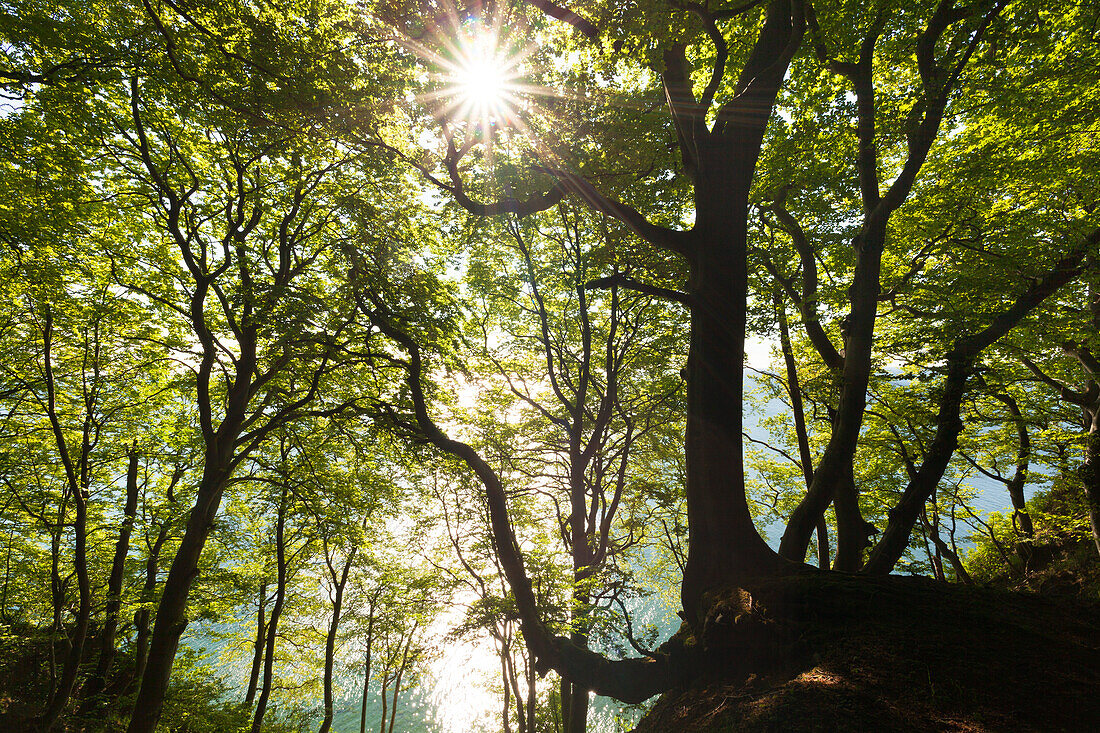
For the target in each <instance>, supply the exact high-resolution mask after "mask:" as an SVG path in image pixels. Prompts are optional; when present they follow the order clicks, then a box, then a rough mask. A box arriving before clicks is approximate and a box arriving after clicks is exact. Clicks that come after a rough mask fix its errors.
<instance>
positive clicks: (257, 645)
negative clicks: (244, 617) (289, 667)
mask: <svg viewBox="0 0 1100 733" xmlns="http://www.w3.org/2000/svg"><path fill="white" fill-rule="evenodd" d="M266 606H267V583H266V582H265V583H261V584H260V597H259V598H258V599H257V605H256V638H255V639H254V640H253V641H252V669H251V671H250V672H249V673H248V687H247V688H246V690H245V693H244V702H245V705H249V706H251V705H252V702H253V701H254V700H255V699H256V688H257V687H258V686H259V684H260V669H261V668H262V667H263V663H264V628H266V626H267V623H266V621H265V617H264V608H265V607H266Z"/></svg>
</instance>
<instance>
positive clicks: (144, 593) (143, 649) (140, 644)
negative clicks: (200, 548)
mask: <svg viewBox="0 0 1100 733" xmlns="http://www.w3.org/2000/svg"><path fill="white" fill-rule="evenodd" d="M169 530H170V525H169V524H168V523H167V522H165V523H164V524H162V525H161V526H160V529H159V530H157V538H156V539H155V540H153V544H152V545H151V546H150V547H149V557H148V558H147V559H146V560H145V582H144V584H143V585H142V586H141V608H140V609H139V610H138V612H137V613H135V614H134V627H135V628H136V629H137V633H136V638H135V640H134V676H133V677H132V678H131V679H130V683H129V684H128V685H127V687H126V691H127V692H129V691H131V690H133V689H134V688H135V687H136V686H137V685H138V683H140V682H141V677H142V675H144V674H145V663H146V661H147V660H148V659H149V636H150V629H149V619H150V618H151V617H152V612H151V610H150V606H152V604H153V601H154V599H155V598H156V591H157V570H158V568H159V567H160V551H161V548H162V547H164V543H165V541H166V540H167V539H168V532H169Z"/></svg>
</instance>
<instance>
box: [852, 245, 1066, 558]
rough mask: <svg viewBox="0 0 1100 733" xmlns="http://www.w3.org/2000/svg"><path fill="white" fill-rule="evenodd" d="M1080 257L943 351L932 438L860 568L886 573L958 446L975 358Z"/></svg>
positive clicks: (1062, 262) (1061, 262)
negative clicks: (944, 369)
mask: <svg viewBox="0 0 1100 733" xmlns="http://www.w3.org/2000/svg"><path fill="white" fill-rule="evenodd" d="M1083 259H1084V252H1083V251H1082V250H1076V251H1075V252H1074V253H1072V254H1069V255H1067V256H1066V257H1064V258H1063V259H1061V260H1059V261H1058V262H1057V263H1056V264H1055V266H1054V267H1053V268H1052V269H1051V270H1050V271H1048V272H1047V273H1046V275H1045V276H1044V277H1042V278H1040V279H1036V280H1034V281H1033V282H1032V285H1031V287H1029V288H1028V289H1027V291H1026V292H1024V293H1023V294H1022V295H1020V296H1019V297H1017V298H1016V300H1015V302H1013V304H1012V305H1011V306H1010V307H1009V308H1007V309H1006V310H1004V311H1002V312H1001V313H999V314H997V316H996V317H994V318H993V319H992V321H991V322H990V324H989V325H988V326H987V327H985V328H984V329H982V330H981V331H979V332H978V333H976V334H974V335H972V336H970V337H967V338H961V339H959V340H958V341H956V342H955V346H954V348H953V349H952V350H951V351H950V352H948V354H947V376H946V377H945V379H944V384H943V388H942V393H941V396H940V408H939V413H938V414H937V416H936V433H935V436H934V437H933V438H932V443H931V445H930V446H929V448H928V451H927V452H926V453H925V456H924V460H923V461H922V462H921V466H920V468H919V469H918V470H917V473H916V476H914V477H913V479H911V480H910V481H909V485H908V486H906V488H905V492H904V493H903V494H902V497H901V500H900V501H899V502H898V504H897V505H896V506H895V507H894V509H893V510H892V511H891V512H890V522H889V524H887V526H886V531H885V532H883V534H882V538H881V539H880V540H879V542H878V544H877V545H875V548H874V549H873V550H872V551H871V554H870V556H869V558H868V560H867V565H866V567H865V568H864V570H865V571H866V572H868V573H872V574H883V575H884V574H886V573H889V572H890V571H891V570H893V569H894V566H895V565H896V564H897V562H898V560H899V559H901V556H902V554H903V553H904V552H905V548H906V547H907V546H908V544H909V534H910V532H912V530H913V525H914V524H915V523H916V521H917V519H918V517H919V515H920V511H921V508H922V507H923V506H924V503H925V502H926V501H928V498H929V497H930V496H932V492H933V491H935V489H936V486H937V484H938V483H939V481H940V479H941V478H942V477H943V473H944V471H945V470H946V469H947V463H948V461H949V460H950V459H951V456H952V455H953V454H954V452H955V448H956V447H957V446H958V436H959V433H960V432H961V431H962V428H963V423H962V419H961V417H960V414H961V409H962V399H963V395H964V394H965V392H966V381H967V378H968V377H969V376H970V373H971V371H972V369H973V366H974V363H975V361H976V360H977V358H978V356H979V355H980V354H981V352H982V351H983V350H985V349H986V348H987V347H988V346H990V345H991V344H993V343H994V342H995V341H997V339H999V338H1001V337H1002V336H1004V335H1005V334H1006V333H1008V331H1009V330H1010V329H1012V328H1013V327H1014V326H1015V325H1016V324H1017V323H1019V322H1020V321H1021V320H1022V319H1023V318H1024V316H1026V315H1027V314H1028V313H1030V312H1031V311H1032V310H1034V309H1035V308H1036V307H1038V306H1039V304H1040V303H1042V302H1043V301H1044V300H1046V298H1047V297H1049V296H1050V295H1052V294H1053V293H1054V292H1056V291H1057V290H1058V288H1060V287H1062V286H1063V285H1065V284H1066V283H1068V282H1069V281H1071V280H1072V279H1074V278H1075V277H1077V276H1078V275H1079V274H1080V273H1081V270H1082V269H1083Z"/></svg>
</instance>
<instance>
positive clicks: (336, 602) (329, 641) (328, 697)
mask: <svg viewBox="0 0 1100 733" xmlns="http://www.w3.org/2000/svg"><path fill="white" fill-rule="evenodd" d="M356 550H358V548H357V547H353V548H352V549H351V551H350V552H349V553H348V557H347V560H346V561H345V562H344V567H343V569H342V570H341V572H340V579H339V582H336V583H335V590H336V597H335V598H334V599H333V601H332V620H331V621H330V622H329V625H328V636H327V637H326V638H325V671H324V705H325V714H324V718H323V719H322V720H321V727H320V729H319V730H318V733H328V731H329V729H330V728H332V717H333V714H334V709H333V697H334V695H333V689H332V687H333V685H332V669H333V665H334V664H335V658H336V634H337V631H338V630H339V628H340V608H341V606H342V605H343V601H344V587H345V586H346V585H347V582H348V572H349V571H350V570H351V565H352V563H353V562H355V553H356ZM330 569H331V568H330ZM333 580H334V581H335V578H334V579H333Z"/></svg>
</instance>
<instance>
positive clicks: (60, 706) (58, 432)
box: [42, 311, 99, 730]
mask: <svg viewBox="0 0 1100 733" xmlns="http://www.w3.org/2000/svg"><path fill="white" fill-rule="evenodd" d="M52 335H53V320H52V317H51V316H50V314H49V311H47V314H46V323H45V327H44V328H43V366H44V373H45V378H46V389H47V394H48V400H47V414H48V416H49V419H50V424H51V426H52V429H53V435H54V440H55V443H56V447H57V451H58V454H59V456H60V458H61V462H62V464H63V465H64V467H65V474H66V477H67V483H68V493H69V494H70V495H71V496H72V499H73V508H74V509H75V511H76V517H75V521H74V522H73V567H74V570H75V571H76V585H77V598H78V605H77V611H76V621H75V623H74V625H73V629H72V631H71V632H70V634H69V643H68V652H67V654H66V656H65V665H64V667H62V670H61V679H60V680H59V681H58V684H57V687H56V688H55V689H54V692H53V697H52V698H50V700H49V702H48V703H47V705H46V709H45V711H44V712H43V714H42V725H43V727H44V728H45V729H46V730H52V729H53V728H54V726H56V725H57V723H58V720H59V719H60V717H61V714H62V713H63V712H64V711H65V708H66V706H67V705H68V703H69V699H70V698H71V697H72V693H73V689H74V687H75V685H76V679H77V676H78V675H79V674H80V662H81V660H82V659H83V656H84V642H85V640H86V639H87V636H88V626H89V625H90V623H91V617H92V583H91V578H90V576H89V574H88V492H89V487H90V486H91V451H92V445H93V431H94V427H93V425H94V410H95V404H96V388H97V386H98V383H99V382H98V376H99V373H98V369H99V366H98V364H99V359H98V357H99V346H98V339H96V340H95V342H94V354H95V355H94V357H93V360H92V364H91V367H92V369H93V371H94V375H93V377H92V380H91V384H92V386H91V387H88V386H87V381H85V387H84V420H83V426H82V430H81V443H80V453H79V454H78V457H77V460H76V462H75V463H74V462H73V460H72V458H71V455H70V453H69V449H68V444H67V442H66V440H65V436H64V433H63V430H62V426H61V421H60V418H59V417H58V411H57V407H56V401H55V389H56V384H55V380H54V372H53V364H52V359H51V354H50V352H51V345H52ZM85 338H86V339H87V338H88V334H87V333H85ZM86 343H87V341H86ZM85 358H86V359H87V358H88V356H87V355H86V357H85ZM86 368H87V366H86ZM85 379H87V378H86V377H85Z"/></svg>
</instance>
